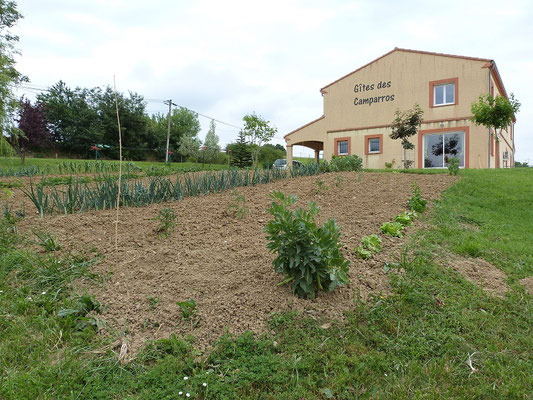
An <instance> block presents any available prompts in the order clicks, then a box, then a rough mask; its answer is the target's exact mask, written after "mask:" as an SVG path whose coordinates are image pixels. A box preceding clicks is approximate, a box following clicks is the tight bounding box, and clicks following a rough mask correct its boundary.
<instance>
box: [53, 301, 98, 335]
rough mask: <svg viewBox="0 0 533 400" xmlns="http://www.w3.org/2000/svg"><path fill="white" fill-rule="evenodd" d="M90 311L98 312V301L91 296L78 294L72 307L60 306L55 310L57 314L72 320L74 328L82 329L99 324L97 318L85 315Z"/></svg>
mask: <svg viewBox="0 0 533 400" xmlns="http://www.w3.org/2000/svg"><path fill="white" fill-rule="evenodd" d="M92 311H94V312H97V313H99V312H100V311H101V307H100V303H99V302H98V301H96V300H95V299H94V297H93V296H80V297H79V298H78V299H77V301H76V304H75V307H74V308H62V309H60V310H59V311H57V316H58V317H62V318H65V319H68V320H70V321H71V322H73V323H74V324H75V329H76V330H83V329H85V328H86V327H88V326H91V327H93V328H96V327H98V325H99V324H100V321H99V320H98V319H97V318H95V317H87V314H88V313H90V312H92Z"/></svg>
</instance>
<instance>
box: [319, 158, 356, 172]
mask: <svg viewBox="0 0 533 400" xmlns="http://www.w3.org/2000/svg"><path fill="white" fill-rule="evenodd" d="M362 168H363V159H362V158H361V157H359V156H356V155H352V156H333V157H332V159H331V161H330V162H327V161H325V160H324V161H322V162H321V163H320V170H321V171H322V172H339V171H361V169H362Z"/></svg>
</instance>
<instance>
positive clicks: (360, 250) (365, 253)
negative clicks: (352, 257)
mask: <svg viewBox="0 0 533 400" xmlns="http://www.w3.org/2000/svg"><path fill="white" fill-rule="evenodd" d="M355 254H356V255H357V256H358V257H359V258H362V259H363V260H368V259H369V258H370V257H372V252H371V251H370V250H367V249H365V248H364V247H363V246H361V245H359V246H357V247H356V248H355Z"/></svg>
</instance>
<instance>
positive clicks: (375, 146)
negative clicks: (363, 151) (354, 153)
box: [368, 138, 381, 153]
mask: <svg viewBox="0 0 533 400" xmlns="http://www.w3.org/2000/svg"><path fill="white" fill-rule="evenodd" d="M368 152H369V153H380V152H381V140H379V138H374V139H369V140H368Z"/></svg>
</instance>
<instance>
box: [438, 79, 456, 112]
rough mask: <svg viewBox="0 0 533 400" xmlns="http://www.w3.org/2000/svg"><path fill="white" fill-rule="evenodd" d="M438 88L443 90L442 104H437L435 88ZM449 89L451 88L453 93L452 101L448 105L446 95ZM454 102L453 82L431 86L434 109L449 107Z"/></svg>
mask: <svg viewBox="0 0 533 400" xmlns="http://www.w3.org/2000/svg"><path fill="white" fill-rule="evenodd" d="M439 87H442V88H444V103H437V88H439ZM450 87H451V91H452V93H453V101H451V102H449V103H446V94H447V93H448V91H449V90H450ZM455 100H456V99H455V82H448V83H443V84H440V85H435V86H433V106H435V107H440V106H449V105H451V104H455Z"/></svg>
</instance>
